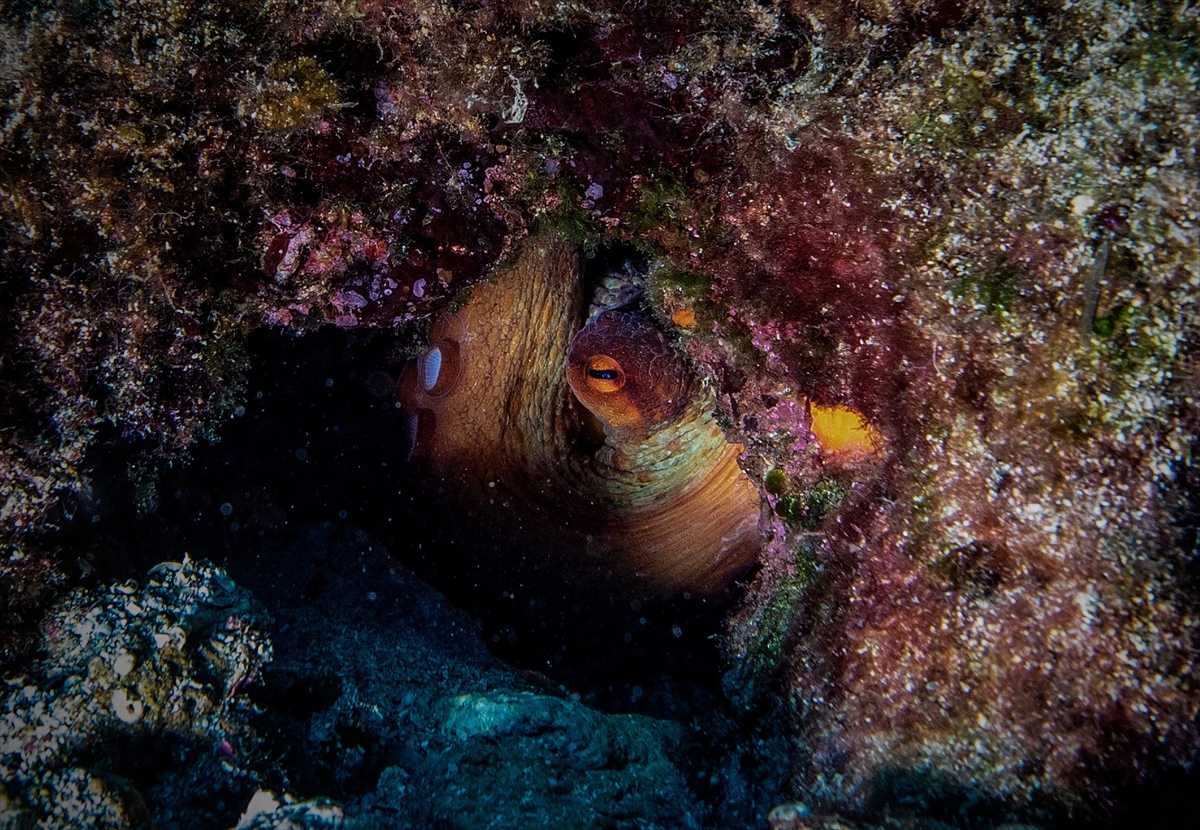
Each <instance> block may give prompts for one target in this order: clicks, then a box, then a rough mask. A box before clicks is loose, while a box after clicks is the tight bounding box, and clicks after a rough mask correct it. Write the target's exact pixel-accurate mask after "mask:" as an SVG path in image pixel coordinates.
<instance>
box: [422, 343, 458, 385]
mask: <svg viewBox="0 0 1200 830" xmlns="http://www.w3.org/2000/svg"><path fill="white" fill-rule="evenodd" d="M459 360H460V358H459V352H458V344H457V343H455V342H454V341H453V340H441V341H438V342H436V343H434V344H433V345H432V346H430V347H429V350H428V351H426V352H425V354H423V355H422V356H421V357H420V359H418V360H417V378H418V379H419V380H420V382H421V391H422V392H424V393H425V394H426V395H429V396H431V397H435V398H436V397H441V396H442V395H445V394H447V393H448V392H450V390H452V389H453V388H454V385H455V383H456V382H457V381H458V375H459V372H460V371H461V368H462V367H461V366H460V363H459Z"/></svg>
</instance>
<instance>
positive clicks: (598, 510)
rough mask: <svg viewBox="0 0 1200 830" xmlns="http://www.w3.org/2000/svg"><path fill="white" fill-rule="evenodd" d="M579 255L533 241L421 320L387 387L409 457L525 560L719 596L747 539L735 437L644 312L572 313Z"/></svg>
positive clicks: (747, 554)
mask: <svg viewBox="0 0 1200 830" xmlns="http://www.w3.org/2000/svg"><path fill="white" fill-rule="evenodd" d="M581 260H582V258H581V255H580V253H579V251H578V250H577V249H576V248H575V247H574V246H572V245H570V244H567V243H565V242H562V241H558V240H553V239H547V238H536V239H533V240H530V241H529V242H527V243H526V244H525V245H524V247H523V248H522V250H521V252H520V253H519V254H518V255H517V256H516V258H515V260H514V261H512V262H510V263H509V264H508V265H506V266H504V267H502V268H499V269H497V271H498V273H497V274H496V275H495V277H494V278H493V279H492V280H491V281H490V282H486V283H483V284H481V285H478V286H476V287H475V288H474V289H472V292H471V294H470V297H469V299H468V300H467V301H466V302H465V304H463V305H462V306H461V308H459V309H457V310H455V311H447V312H446V313H443V314H442V315H441V316H440V317H438V318H437V319H436V320H434V322H433V323H432V325H431V327H430V331H429V342H428V346H427V347H426V348H425V349H424V351H423V352H422V353H421V354H420V355H419V357H418V358H417V359H416V360H415V361H414V362H413V363H412V364H410V365H409V367H408V368H407V369H406V370H405V372H404V374H403V375H402V378H401V381H400V386H399V397H400V402H401V404H402V405H403V408H404V410H405V412H406V413H407V414H408V418H409V424H410V441H411V444H412V452H413V455H414V456H415V457H416V458H417V459H419V460H420V461H421V462H422V463H423V464H425V465H427V468H428V471H427V474H428V475H430V476H432V477H433V478H434V480H435V481H436V482H437V487H438V489H439V490H440V491H441V492H443V493H445V494H446V497H447V498H449V499H452V500H454V501H455V502H456V503H458V504H460V505H462V506H463V508H464V509H465V514H466V516H465V519H467V520H471V521H473V522H475V523H476V524H478V525H481V526H483V527H486V528H487V529H488V532H489V533H490V534H491V536H492V537H493V538H497V539H505V540H517V541H518V542H519V543H520V546H521V548H522V549H523V550H525V551H529V552H530V553H526V554H522V557H523V561H525V563H526V564H529V563H530V562H536V563H540V564H547V563H548V564H549V565H550V566H551V567H553V568H555V569H557V570H559V571H561V572H563V573H567V574H575V577H576V579H577V581H582V582H585V583H586V582H590V581H592V580H595V579H597V578H599V579H608V578H614V579H617V580H618V581H619V582H620V583H622V584H624V585H625V586H628V587H630V588H632V589H633V590H634V592H636V593H639V594H642V595H648V596H654V595H658V596H666V595H675V594H684V593H697V594H699V595H703V596H714V595H718V594H722V593H725V592H727V591H728V589H729V588H730V586H731V585H732V584H733V583H734V582H735V581H736V580H737V578H738V576H739V575H741V574H743V573H744V572H745V571H746V570H747V569H748V568H749V567H750V566H751V565H752V564H753V562H754V561H755V559H756V558H757V553H758V550H759V548H760V544H761V539H760V531H759V523H760V513H761V510H762V507H761V497H760V495H759V492H758V489H757V488H756V486H755V485H754V484H753V483H752V482H751V481H750V479H749V478H748V477H747V476H746V474H745V473H744V472H743V471H742V470H741V468H740V467H739V465H738V457H739V455H740V454H741V453H742V451H743V448H742V447H741V446H740V445H737V444H731V443H729V442H728V441H727V440H726V438H725V436H724V434H723V433H722V432H721V429H720V428H719V426H718V425H717V423H716V422H715V420H714V406H713V403H714V402H713V394H712V392H711V389H710V386H709V385H708V384H707V383H705V382H704V381H703V379H702V378H700V377H698V375H697V373H696V372H695V371H694V369H693V368H692V366H691V365H690V364H689V362H688V361H687V360H686V359H685V358H684V357H683V356H681V355H680V353H679V352H678V351H677V350H676V349H675V348H674V347H673V346H672V344H671V342H670V341H669V339H668V338H667V336H666V335H664V333H663V332H662V331H661V330H660V329H659V328H658V326H656V325H655V323H654V322H653V321H652V320H651V319H649V318H648V317H646V316H644V315H642V314H639V313H633V312H628V311H619V310H610V311H604V312H603V313H600V314H599V315H597V316H596V317H595V318H594V319H593V320H592V321H591V322H588V323H586V324H585V320H584V288H583V279H582V261H581Z"/></svg>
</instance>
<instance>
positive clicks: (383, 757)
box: [235, 524, 699, 830]
mask: <svg viewBox="0 0 1200 830" xmlns="http://www.w3.org/2000/svg"><path fill="white" fill-rule="evenodd" d="M235 573H237V575H238V579H239V582H240V583H242V584H244V585H246V586H248V587H250V588H252V589H254V590H255V591H256V593H259V594H260V595H261V596H262V597H263V598H264V601H265V603H266V605H267V607H268V608H269V610H270V611H271V612H272V614H273V615H274V616H275V617H276V620H277V621H278V628H279V629H280V630H279V631H277V633H276V634H275V635H274V637H273V639H274V641H275V645H276V652H275V659H274V661H273V662H272V664H271V666H270V668H269V669H268V671H267V672H266V674H265V675H264V678H263V685H262V688H261V690H260V691H258V692H256V695H255V700H256V701H257V702H258V704H259V705H260V706H261V707H262V708H263V709H264V713H263V715H262V716H261V717H260V718H258V719H256V721H255V727H256V728H257V729H258V730H260V732H263V733H265V734H268V735H270V736H273V737H270V739H269V740H270V746H278V747H281V748H282V747H286V748H287V751H288V760H286V761H284V762H283V767H284V770H285V772H286V777H287V779H288V780H289V782H290V786H291V787H292V788H294V789H295V790H296V791H303V792H308V793H312V792H319V793H322V794H323V795H326V796H329V797H331V798H333V799H335V800H336V801H337V802H339V803H340V804H341V809H343V810H344V813H345V816H346V824H345V825H344V826H346V827H354V828H360V830H365V828H370V829H371V830H375V828H380V829H381V830H382V828H386V827H397V826H402V827H408V826H411V827H422V826H440V827H477V826H479V825H480V824H481V823H482V824H484V825H488V826H494V827H511V828H520V827H541V826H545V827H564V826H571V827H575V826H578V827H589V826H611V821H612V820H613V817H614V816H616V817H617V818H619V819H620V823H623V824H620V826H624V824H628V825H630V826H632V825H635V824H636V825H637V826H647V827H679V826H687V820H686V817H687V816H690V815H699V812H698V809H697V807H696V804H695V802H694V800H693V796H692V794H691V793H690V791H689V790H688V788H687V786H686V784H685V782H684V778H683V774H682V772H681V769H680V766H679V759H678V758H677V757H674V756H675V754H676V753H677V752H678V746H679V742H680V740H681V730H680V728H679V727H678V726H676V725H674V724H670V723H668V722H665V721H658V720H654V719H652V718H645V717H637V716H632V715H606V714H603V713H600V712H598V711H596V710H594V709H591V708H589V707H587V706H585V705H583V704H581V703H579V702H578V701H577V700H573V699H571V698H570V697H568V696H567V694H566V692H565V690H562V689H561V688H560V687H555V686H553V684H551V683H550V682H549V681H548V680H546V679H545V678H540V677H538V676H534V675H533V674H532V673H528V672H526V673H518V672H516V671H515V670H513V669H512V668H510V667H508V666H506V665H504V664H503V663H500V662H499V661H498V660H496V659H495V658H494V657H492V656H491V655H490V654H489V653H488V652H487V650H486V649H485V648H484V647H483V644H482V642H481V641H480V639H479V636H478V633H477V630H476V626H475V625H474V624H473V622H472V621H471V619H470V618H469V617H468V616H467V615H466V614H465V613H464V612H462V611H461V610H458V609H456V608H454V607H452V606H451V605H449V603H447V602H446V600H445V599H444V598H443V597H442V596H441V595H440V594H438V593H437V592H436V591H434V590H433V589H432V588H430V587H429V586H428V585H426V584H424V583H423V582H421V581H420V580H419V579H417V578H416V576H415V575H413V574H412V573H411V572H410V571H408V570H407V569H405V568H404V567H403V566H401V565H399V564H398V563H396V562H395V561H394V560H392V559H391V558H390V557H389V556H388V553H387V550H386V549H385V548H384V547H383V546H382V545H381V544H380V543H379V542H378V540H375V539H373V538H372V537H370V536H369V535H367V534H365V533H363V532H362V531H359V530H357V529H355V528H352V527H347V526H341V525H331V524H318V525H311V526H307V527H305V528H302V529H301V530H300V531H299V532H298V534H297V536H296V538H295V539H294V541H292V542H291V543H290V544H287V545H284V546H281V547H272V548H268V549H266V550H264V551H262V552H261V554H260V555H259V556H256V557H254V559H253V560H246V561H243V563H242V564H241V566H240V569H239V568H235ZM284 624H286V630H283V628H284ZM246 798H247V801H246V802H243V803H248V799H249V794H247V796H246ZM277 800H278V799H277ZM283 809H285V810H286V809H291V808H289V807H285V808H283ZM614 811H615V813H614ZM273 816H274V814H273V813H270V812H268V813H264V814H263V816H262V818H261V821H262V822H266V824H264V825H263V826H274V825H272V824H270V822H271V821H272V820H273V818H272V817H273ZM255 821H260V819H258V818H256V819H255ZM606 822H608V823H606ZM252 826H258V825H257V824H255V825H252Z"/></svg>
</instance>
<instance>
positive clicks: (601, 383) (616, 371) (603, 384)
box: [587, 355, 625, 394]
mask: <svg viewBox="0 0 1200 830" xmlns="http://www.w3.org/2000/svg"><path fill="white" fill-rule="evenodd" d="M587 385H588V386H589V387H590V388H591V389H592V390H593V391H595V392H600V393H603V394H607V393H610V392H616V391H617V390H618V389H620V388H621V387H622V386H624V385H625V371H624V370H623V369H622V368H621V364H620V363H617V361H615V360H613V359H612V358H611V357H609V356H608V355H596V356H595V357H593V358H591V359H590V360H588V365H587Z"/></svg>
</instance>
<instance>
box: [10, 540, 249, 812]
mask: <svg viewBox="0 0 1200 830" xmlns="http://www.w3.org/2000/svg"><path fill="white" fill-rule="evenodd" d="M261 616H262V614H261V610H260V608H259V606H257V605H256V603H255V602H254V601H253V599H252V598H251V597H250V596H249V594H247V593H246V592H245V591H243V590H242V589H240V588H238V587H237V586H236V585H234V584H233V582H232V581H231V580H230V579H229V578H228V577H227V576H226V575H225V573H224V572H223V571H221V570H220V569H219V568H216V567H214V566H213V565H211V564H209V563H207V562H196V561H193V560H190V559H186V558H185V560H184V561H183V562H182V563H178V562H167V563H163V564H162V565H160V566H158V567H157V568H155V569H154V570H153V571H151V575H150V578H149V580H148V582H147V584H146V586H145V587H138V586H137V585H136V584H134V583H126V584H123V585H113V586H110V587H108V588H104V589H100V590H97V591H83V590H79V591H76V592H74V593H72V594H71V595H69V596H67V597H65V598H64V599H62V600H61V601H60V602H59V603H57V604H56V605H55V607H54V608H53V610H52V611H51V612H50V614H49V615H48V616H47V617H46V619H45V620H44V622H43V626H42V630H43V638H42V647H43V649H44V651H45V655H44V656H43V657H41V658H40V659H39V660H38V661H37V662H36V663H35V664H34V665H33V666H32V668H31V671H30V673H29V674H28V675H27V676H25V677H23V678H17V679H15V680H11V679H10V681H9V684H8V685H9V687H10V691H9V692H8V693H7V694H6V695H5V696H4V698H3V701H2V703H0V772H3V775H4V778H5V780H6V781H7V782H9V784H10V786H11V787H12V791H11V792H10V795H9V797H10V798H12V799H14V804H13V807H14V809H17V805H19V804H22V802H23V808H24V809H26V810H28V811H30V812H31V813H32V814H34V815H36V816H37V818H38V821H39V824H38V826H39V827H44V828H72V827H81V826H88V827H96V828H114V830H117V829H118V828H126V827H130V826H134V825H136V824H138V823H139V822H140V821H141V820H142V813H143V812H144V810H145V807H144V802H143V799H142V796H141V795H140V794H138V793H137V792H136V791H135V790H133V789H132V787H131V786H130V785H129V784H128V783H123V782H121V781H119V780H117V779H116V777H115V776H111V775H107V774H105V773H104V772H101V771H100V770H101V769H103V768H104V767H106V766H108V765H109V764H111V763H112V762H113V761H114V760H116V759H117V758H118V757H119V755H120V746H121V740H120V738H119V736H122V735H124V736H126V738H127V739H135V738H136V739H149V740H151V741H154V740H161V739H163V736H164V735H166V734H168V733H169V734H171V735H174V736H177V738H186V739H187V740H189V741H194V742H198V743H203V744H205V745H206V748H209V747H208V745H211V746H217V745H224V746H228V747H230V754H233V747H234V746H235V745H236V744H238V743H239V742H240V741H241V739H242V735H243V733H244V731H245V726H246V721H247V719H248V717H249V707H248V706H247V701H246V698H245V694H244V688H245V687H246V686H247V685H248V684H249V683H251V682H252V681H253V680H254V679H255V677H256V676H257V674H258V672H259V670H260V669H261V667H262V666H263V664H264V663H266V662H267V661H269V660H270V659H271V645H270V643H269V641H268V640H267V638H266V636H265V635H264V634H263V633H262V631H261V630H260V629H259V628H258V627H256V626H257V622H256V621H258V620H260V619H261ZM82 759H87V762H88V764H89V765H90V767H84V766H83V765H82V763H81V762H82ZM234 770H235V767H234V766H232V765H231V766H229V767H228V772H226V775H232V774H233V773H234Z"/></svg>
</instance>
